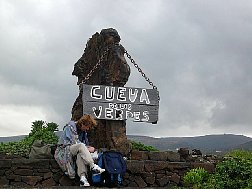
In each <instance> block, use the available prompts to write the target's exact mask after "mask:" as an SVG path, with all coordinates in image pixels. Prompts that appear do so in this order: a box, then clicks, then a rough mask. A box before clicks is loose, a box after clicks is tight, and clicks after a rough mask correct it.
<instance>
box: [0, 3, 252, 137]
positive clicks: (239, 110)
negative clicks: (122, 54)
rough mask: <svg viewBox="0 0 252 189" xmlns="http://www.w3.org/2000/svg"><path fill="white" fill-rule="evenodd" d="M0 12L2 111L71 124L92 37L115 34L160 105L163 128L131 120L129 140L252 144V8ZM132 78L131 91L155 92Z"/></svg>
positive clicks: (99, 6) (88, 7)
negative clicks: (197, 137) (36, 111)
mask: <svg viewBox="0 0 252 189" xmlns="http://www.w3.org/2000/svg"><path fill="white" fill-rule="evenodd" d="M1 5H2V7H0V12H1V13H0V22H1V27H0V39H1V44H0V50H1V54H0V78H1V81H2V83H1V85H0V88H1V89H3V90H4V91H3V92H2V90H1V94H0V97H1V98H0V99H1V100H0V105H8V104H16V105H19V106H23V105H24V106H25V105H31V106H35V107H38V108H42V109H43V110H48V113H46V115H45V117H46V118H47V119H50V120H48V121H57V122H58V123H59V124H60V125H63V124H64V123H65V122H66V121H68V119H69V118H70V116H71V115H70V114H71V107H72V104H73V103H74V100H75V98H76V97H77V95H78V86H77V85H76V80H77V79H76V78H75V77H73V76H71V72H72V69H73V65H74V63H75V62H76V61H77V60H78V58H79V57H80V56H81V55H82V53H83V50H84V48H85V44H86V42H87V40H88V38H90V37H91V36H92V34H94V33H95V32H100V30H101V29H103V28H107V27H114V28H116V29H117V30H118V32H119V34H120V35H121V38H122V40H121V43H122V45H123V46H124V47H125V48H126V49H127V51H128V52H129V53H130V54H131V55H132V57H133V58H134V59H135V61H136V62H137V63H138V64H139V66H140V67H141V68H142V69H143V71H144V72H145V73H146V75H147V76H148V77H149V78H150V79H151V81H153V82H154V84H155V85H157V87H158V89H159V91H160V96H161V101H160V114H159V122H158V124H157V125H147V124H145V123H134V122H130V121H127V125H128V128H127V133H128V134H135V133H137V134H143V135H150V136H173V135H187V136H188V135H194V134H195V133H196V134H202V135H203V134H211V133H217V132H220V133H225V132H230V133H242V134H244V133H245V134H248V135H252V130H251V129H250V124H251V122H252V120H251V116H250V115H251V113H252V109H251V107H252V106H251V105H252V104H251V102H250V101H251V100H250V97H251V92H252V87H251V85H252V84H251V81H252V78H251V77H252V76H251V74H250V70H251V66H252V64H251V63H250V61H251V58H252V57H251V56H252V55H251V53H250V48H251V44H252V38H251V37H250V35H251V32H252V27H251V20H252V19H251V17H252V13H251V4H250V2H243V3H240V2H237V1H221V2H220V1H209V2H205V1H187V2H182V1H162V0H160V1H152V0H150V1H147V2H146V1H137V2H134V1H116V2H114V1H106V2H104V1H100V0H98V1H97V0H96V1H90V2H89V1H80V0H76V1H68V0H65V1H43V2H42V1H41V2H40V1H35V2H34V1H22V2H20V1H7V0H6V1H3V3H2V4H1ZM127 61H128V63H129V64H130V61H129V60H127ZM131 70H132V73H131V76H130V79H129V82H128V84H127V86H134V87H147V88H149V87H150V86H149V85H148V83H147V82H146V81H145V80H144V78H142V76H141V75H140V74H139V73H138V72H137V70H136V69H135V68H134V67H133V66H131ZM13 93H14V94H13ZM237 127H239V128H241V129H240V130H239V129H237ZM1 128H2V127H1ZM1 132H2V131H1Z"/></svg>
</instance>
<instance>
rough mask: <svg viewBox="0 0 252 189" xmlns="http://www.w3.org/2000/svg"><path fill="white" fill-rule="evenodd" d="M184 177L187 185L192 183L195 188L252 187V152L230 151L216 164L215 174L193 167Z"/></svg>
mask: <svg viewBox="0 0 252 189" xmlns="http://www.w3.org/2000/svg"><path fill="white" fill-rule="evenodd" d="M183 179H184V182H185V184H186V185H192V186H193V188H194V189H196V188H197V189H251V188H252V152H248V151H243V150H236V151H232V152H229V153H228V154H226V156H225V157H224V160H223V161H221V162H220V163H218V164H217V165H216V169H215V172H214V173H213V174H208V173H207V172H205V171H204V170H203V169H192V170H190V171H189V172H187V173H186V175H185V176H184V177H183Z"/></svg>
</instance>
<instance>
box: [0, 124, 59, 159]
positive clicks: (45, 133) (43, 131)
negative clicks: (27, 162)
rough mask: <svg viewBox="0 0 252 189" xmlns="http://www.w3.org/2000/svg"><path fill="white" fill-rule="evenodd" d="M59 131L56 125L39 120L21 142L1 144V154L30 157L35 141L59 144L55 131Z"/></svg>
mask: <svg viewBox="0 0 252 189" xmlns="http://www.w3.org/2000/svg"><path fill="white" fill-rule="evenodd" d="M57 130H58V125H57V124H56V123H53V122H51V123H46V122H45V121H42V120H39V121H34V122H32V129H31V132H30V133H29V135H28V136H26V137H25V138H24V139H22V140H21V141H19V142H8V143H0V152H1V153H3V154H7V155H19V156H24V157H28V155H29V153H30V150H31V146H32V144H33V142H34V140H42V141H43V142H44V143H45V144H57V142H58V137H57V135H56V134H55V133H54V131H57Z"/></svg>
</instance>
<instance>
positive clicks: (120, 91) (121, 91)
mask: <svg viewBox="0 0 252 189" xmlns="http://www.w3.org/2000/svg"><path fill="white" fill-rule="evenodd" d="M125 91H126V88H124V87H118V93H117V100H119V101H126V97H125V96H123V95H125V94H124V93H125Z"/></svg>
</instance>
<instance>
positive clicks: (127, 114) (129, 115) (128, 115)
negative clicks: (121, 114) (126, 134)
mask: <svg viewBox="0 0 252 189" xmlns="http://www.w3.org/2000/svg"><path fill="white" fill-rule="evenodd" d="M133 117H134V116H133V114H132V113H131V112H130V111H126V119H128V118H133Z"/></svg>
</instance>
